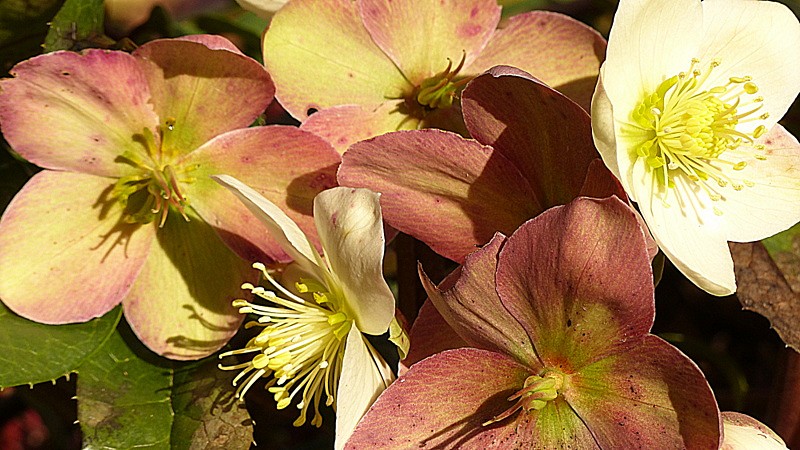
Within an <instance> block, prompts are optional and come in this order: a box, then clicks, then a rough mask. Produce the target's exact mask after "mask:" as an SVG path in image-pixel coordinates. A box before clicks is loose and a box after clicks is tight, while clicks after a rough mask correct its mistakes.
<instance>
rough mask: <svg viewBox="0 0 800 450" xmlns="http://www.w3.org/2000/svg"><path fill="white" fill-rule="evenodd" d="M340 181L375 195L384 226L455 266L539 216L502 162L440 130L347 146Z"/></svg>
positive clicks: (519, 181) (513, 170) (527, 193)
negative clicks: (499, 234)
mask: <svg viewBox="0 0 800 450" xmlns="http://www.w3.org/2000/svg"><path fill="white" fill-rule="evenodd" d="M339 182H340V184H343V185H346V186H357V187H366V188H369V189H372V190H373V191H376V192H380V193H381V194H382V197H381V205H382V206H383V214H384V217H385V218H386V222H387V223H389V224H390V225H392V226H393V227H395V228H397V229H398V230H400V231H402V232H404V233H407V234H410V235H412V236H414V237H416V238H417V239H419V240H421V241H423V242H425V243H426V244H428V245H429V246H430V247H431V248H432V249H433V250H434V251H436V252H437V253H439V254H440V255H443V256H445V257H447V258H450V259H453V260H455V261H463V259H464V257H465V256H466V255H468V254H469V253H471V252H472V251H474V250H475V246H476V245H482V244H484V243H486V242H488V241H489V239H491V238H492V236H493V235H494V233H495V232H496V231H500V232H503V233H511V232H512V231H514V230H515V229H516V228H517V227H518V226H519V224H521V223H522V222H524V221H525V220H526V219H528V218H530V217H532V216H534V215H536V214H538V213H539V212H541V207H540V205H539V204H538V203H537V201H536V195H535V194H534V193H533V191H532V190H531V188H530V186H529V185H528V183H527V181H526V180H525V179H524V178H523V177H522V176H521V175H520V173H519V172H518V171H517V169H516V168H515V167H514V166H513V165H512V164H510V162H509V161H508V160H507V159H506V158H505V157H503V156H502V155H500V154H498V153H497V152H495V151H494V150H493V149H492V148H491V147H486V146H482V145H480V144H478V143H477V142H475V141H472V140H467V139H464V138H462V137H461V136H458V135H456V134H453V133H447V132H444V131H440V130H419V131H398V132H395V133H389V134H385V135H383V136H378V137H376V138H373V139H370V140H368V141H363V142H359V143H357V144H355V145H353V146H352V147H351V148H350V150H348V151H347V153H346V154H345V155H344V157H343V158H342V166H341V167H340V168H339ZM499 198H502V199H503V201H502V202H498V201H497V199H499Z"/></svg>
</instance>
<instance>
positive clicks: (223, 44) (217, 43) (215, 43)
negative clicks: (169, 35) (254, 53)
mask: <svg viewBox="0 0 800 450" xmlns="http://www.w3.org/2000/svg"><path fill="white" fill-rule="evenodd" d="M175 40H177V41H189V42H197V43H199V44H203V45H205V46H206V47H208V48H210V49H211V50H228V51H231V52H233V53H236V54H239V55H244V53H242V51H241V50H239V48H238V47H236V45H234V43H233V42H231V41H229V40H228V39H226V38H225V37H223V36H219V35H216V34H189V35H186V36H180V37H177V38H175Z"/></svg>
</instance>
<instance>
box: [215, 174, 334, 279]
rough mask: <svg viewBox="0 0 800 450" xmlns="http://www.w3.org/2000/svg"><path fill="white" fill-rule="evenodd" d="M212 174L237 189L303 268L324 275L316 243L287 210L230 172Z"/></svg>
mask: <svg viewBox="0 0 800 450" xmlns="http://www.w3.org/2000/svg"><path fill="white" fill-rule="evenodd" d="M211 178H212V179H214V180H216V182H217V183H219V184H221V185H222V186H224V187H226V188H227V189H228V190H229V191H231V192H233V194H234V195H236V197H238V198H239V200H241V202H242V203H244V205H245V206H247V209H249V210H250V212H251V213H253V214H254V215H255V216H256V217H257V218H258V219H259V220H261V223H262V224H264V225H265V226H266V227H267V231H268V232H269V235H270V236H271V237H272V239H274V240H275V241H276V242H277V243H278V245H280V247H281V248H282V249H283V251H284V252H286V254H287V255H289V256H290V257H291V258H292V260H294V262H296V263H297V264H298V265H299V266H300V268H301V269H302V270H304V271H305V272H306V273H309V274H315V275H316V276H317V277H324V273H323V272H322V269H321V268H320V266H319V264H318V262H319V261H321V260H320V257H319V254H318V253H317V251H316V250H315V249H314V245H313V244H312V243H311V241H310V240H309V239H308V237H307V236H306V235H305V233H303V230H301V229H300V227H298V226H297V224H296V223H294V221H293V220H292V219H291V218H290V217H289V216H287V215H286V213H285V212H283V211H282V210H281V209H280V208H279V207H277V206H275V204H274V203H272V202H271V201H269V200H267V199H266V198H264V196H263V195H261V194H260V193H258V191H256V190H254V189H253V188H251V187H249V186H247V185H246V184H244V183H242V182H241V181H239V180H237V179H236V178H234V177H232V176H230V175H214V176H212V177H211Z"/></svg>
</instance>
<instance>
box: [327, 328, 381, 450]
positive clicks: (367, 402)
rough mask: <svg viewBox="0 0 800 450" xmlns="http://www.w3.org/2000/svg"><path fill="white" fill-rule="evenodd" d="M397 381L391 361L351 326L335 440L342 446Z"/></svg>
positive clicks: (343, 367)
mask: <svg viewBox="0 0 800 450" xmlns="http://www.w3.org/2000/svg"><path fill="white" fill-rule="evenodd" d="M392 381H394V375H392V371H391V369H390V368H389V366H388V364H386V362H385V361H384V360H383V359H382V358H381V357H380V355H378V353H377V352H376V351H375V349H374V348H372V345H371V344H370V343H369V342H368V341H367V340H366V339H365V338H364V336H362V335H361V332H360V331H358V329H357V328H356V327H352V328H350V332H349V333H348V334H347V344H346V346H345V350H344V359H343V360H342V373H341V376H340V378H339V388H338V389H337V390H336V442H335V446H334V448H336V449H342V448H344V445H345V443H346V442H347V440H348V439H349V438H350V435H351V434H353V429H354V428H355V427H356V424H358V421H359V420H361V417H363V416H364V413H366V412H367V410H368V409H369V407H370V406H371V405H372V403H373V402H375V399H376V398H378V395H380V393H381V392H383V391H384V389H386V388H387V387H389V385H390V384H392Z"/></svg>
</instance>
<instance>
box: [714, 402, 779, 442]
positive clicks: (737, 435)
mask: <svg viewBox="0 0 800 450" xmlns="http://www.w3.org/2000/svg"><path fill="white" fill-rule="evenodd" d="M722 422H723V427H724V430H725V438H724V439H723V441H722V446H721V447H720V450H751V449H754V448H759V449H763V450H786V448H787V447H786V443H784V442H783V439H781V437H780V436H778V435H777V434H776V433H775V432H774V431H772V430H770V429H769V427H767V426H766V425H764V424H763V423H761V422H759V421H757V420H755V419H753V418H752V417H750V416H746V415H744V414H740V413H737V412H731V411H724V412H723V413H722Z"/></svg>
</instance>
